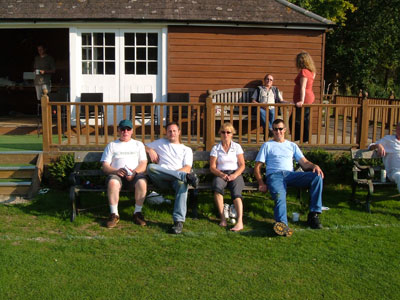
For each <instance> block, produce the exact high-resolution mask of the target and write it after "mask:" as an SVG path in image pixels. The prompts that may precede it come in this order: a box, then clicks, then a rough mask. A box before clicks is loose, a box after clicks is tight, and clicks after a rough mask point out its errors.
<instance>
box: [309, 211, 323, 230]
mask: <svg viewBox="0 0 400 300" xmlns="http://www.w3.org/2000/svg"><path fill="white" fill-rule="evenodd" d="M307 224H308V225H309V226H310V227H311V229H322V225H321V222H320V221H319V218H318V213H316V212H309V213H308V217H307Z"/></svg>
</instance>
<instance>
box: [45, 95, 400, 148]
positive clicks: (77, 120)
mask: <svg viewBox="0 0 400 300" xmlns="http://www.w3.org/2000/svg"><path fill="white" fill-rule="evenodd" d="M338 100H339V101H336V103H334V104H312V105H304V106H303V108H302V110H301V112H300V113H301V115H302V118H301V119H303V116H304V108H306V107H309V108H310V126H309V136H310V139H309V141H307V142H305V141H304V138H303V137H304V124H301V127H300V140H299V141H296V142H297V143H298V144H299V146H301V147H322V148H325V149H349V148H350V147H359V148H365V147H366V146H367V145H368V144H369V143H371V142H374V141H376V140H377V139H379V138H381V137H383V136H384V135H386V134H391V133H393V130H394V129H395V125H396V123H397V122H399V121H400V118H399V116H400V101H399V100H393V99H392V100H390V102H388V101H389V100H388V99H386V102H384V101H383V99H378V100H376V99H368V100H361V99H359V98H358V97H353V99H352V100H351V101H347V102H343V101H342V102H341V101H340V98H339V99H338ZM338 102H339V103H338ZM340 102H341V103H340ZM274 106H275V107H276V108H277V109H275V112H276V116H275V117H279V118H282V119H284V120H285V122H286V124H287V127H288V130H287V138H288V139H289V140H294V136H295V125H294V124H290V123H289V118H290V116H291V115H292V117H293V119H295V112H296V111H295V110H294V109H293V108H294V105H293V104H275V105H274ZM262 107H264V108H266V107H268V105H265V104H254V103H227V104H223V103H213V102H212V100H211V98H207V99H206V102H205V103H181V102H179V103H169V102H168V103H130V102H128V103H120V102H106V103H98V102H87V103H81V102H49V99H48V97H47V96H46V95H45V96H43V97H42V125H43V149H44V151H52V150H76V149H86V148H87V149H93V150H94V149H96V150H102V149H103V148H104V147H105V145H106V144H107V143H109V142H110V141H112V140H115V139H117V125H118V122H119V121H120V120H121V119H132V121H133V123H134V124H135V130H134V131H133V138H134V139H137V140H141V141H143V142H144V143H148V142H150V141H153V140H155V139H158V138H160V137H163V136H164V134H165V125H166V124H167V123H168V122H170V121H172V120H174V121H177V122H178V123H179V124H180V127H181V129H182V142H183V143H185V144H186V145H188V146H190V147H192V148H193V149H207V150H210V149H211V147H212V146H213V145H214V144H215V143H216V142H218V141H219V136H218V134H217V132H218V129H219V126H220V124H221V123H223V122H228V121H229V122H231V123H233V124H234V126H235V128H236V130H237V135H236V136H235V137H234V140H235V141H237V142H239V143H240V144H241V145H242V146H243V147H245V148H259V147H260V146H261V144H262V143H263V142H264V141H265V140H268V134H266V135H264V132H265V131H267V132H268V128H262V127H261V125H260V124H261V119H260V113H259V110H260V109H261V108H262ZM139 112H140V113H139ZM268 117H269V115H268V114H266V118H267V122H266V123H267V124H268V121H269V120H268ZM142 124H144V126H142Z"/></svg>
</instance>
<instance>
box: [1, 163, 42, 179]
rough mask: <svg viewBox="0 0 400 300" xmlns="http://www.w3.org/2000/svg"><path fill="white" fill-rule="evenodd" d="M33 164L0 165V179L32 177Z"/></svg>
mask: <svg viewBox="0 0 400 300" xmlns="http://www.w3.org/2000/svg"><path fill="white" fill-rule="evenodd" d="M35 168H36V167H35V166H34V165H32V166H10V167H0V179H7V178H32V176H33V173H34V172H35Z"/></svg>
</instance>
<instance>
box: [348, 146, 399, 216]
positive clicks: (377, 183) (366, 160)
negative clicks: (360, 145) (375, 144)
mask: <svg viewBox="0 0 400 300" xmlns="http://www.w3.org/2000/svg"><path fill="white" fill-rule="evenodd" d="M351 159H352V160H353V185H352V194H351V198H352V200H353V201H355V195H356V189H357V186H362V187H367V189H368V194H367V197H366V209H367V211H368V212H371V207H370V206H371V196H372V195H373V193H374V188H375V187H381V186H384V187H385V186H393V185H396V184H395V183H394V182H391V181H389V179H387V178H384V179H385V180H384V181H382V180H381V172H382V170H384V169H385V168H384V166H383V163H382V164H381V165H376V164H373V160H380V161H382V158H381V157H379V156H378V153H377V152H376V151H374V150H368V149H351ZM360 160H362V162H361V161H360Z"/></svg>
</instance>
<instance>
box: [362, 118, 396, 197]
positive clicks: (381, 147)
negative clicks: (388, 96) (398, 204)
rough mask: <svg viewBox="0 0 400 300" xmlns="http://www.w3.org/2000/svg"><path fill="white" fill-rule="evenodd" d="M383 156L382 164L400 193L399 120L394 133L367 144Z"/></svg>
mask: <svg viewBox="0 0 400 300" xmlns="http://www.w3.org/2000/svg"><path fill="white" fill-rule="evenodd" d="M369 149H370V150H376V151H377V152H378V154H379V156H381V157H383V164H384V165H385V170H386V172H387V177H388V178H389V179H390V181H393V182H396V184H397V189H398V191H399V193H400V122H399V123H397V125H396V134H393V135H387V136H385V137H383V138H381V139H380V140H379V141H377V142H376V143H373V144H371V145H370V146H369Z"/></svg>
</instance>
